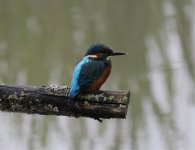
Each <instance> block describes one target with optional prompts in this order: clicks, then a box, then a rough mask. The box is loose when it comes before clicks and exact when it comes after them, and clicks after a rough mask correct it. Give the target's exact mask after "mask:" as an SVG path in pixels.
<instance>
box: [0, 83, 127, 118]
mask: <svg viewBox="0 0 195 150" xmlns="http://www.w3.org/2000/svg"><path fill="white" fill-rule="evenodd" d="M68 91H69V87H67V86H19V85H6V84H1V85H0V111H5V112H20V113H28V114H41V115H62V116H72V117H90V118H94V119H97V120H99V121H101V120H100V119H99V118H102V119H110V118H126V114H127V110H128V104H129V98H130V92H129V91H99V92H98V93H96V94H84V95H79V96H78V97H77V98H76V99H70V98H68V97H67V96H66V95H67V93H68Z"/></svg>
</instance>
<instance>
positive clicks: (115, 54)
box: [111, 52, 128, 56]
mask: <svg viewBox="0 0 195 150" xmlns="http://www.w3.org/2000/svg"><path fill="white" fill-rule="evenodd" d="M127 54H128V53H125V52H113V54H112V55H111V56H118V55H127Z"/></svg>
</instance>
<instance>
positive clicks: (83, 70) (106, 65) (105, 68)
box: [68, 43, 126, 98]
mask: <svg viewBox="0 0 195 150" xmlns="http://www.w3.org/2000/svg"><path fill="white" fill-rule="evenodd" d="M117 55H126V53H124V52H114V51H113V50H112V49H111V48H109V47H108V46H106V45H104V44H101V43H96V44H92V45H91V46H90V47H89V48H88V50H87V52H86V54H85V56H84V57H83V59H81V60H80V61H79V62H78V63H77V65H76V66H75V68H74V71H73V75H72V81H71V88H70V91H69V93H68V96H69V97H72V98H74V97H76V96H77V95H78V94H83V93H91V92H92V93H95V92H97V91H98V90H99V89H100V87H101V86H102V84H103V83H104V82H105V81H106V79H107V78H108V76H109V75H110V72H111V67H112V64H111V60H110V57H111V56H117Z"/></svg>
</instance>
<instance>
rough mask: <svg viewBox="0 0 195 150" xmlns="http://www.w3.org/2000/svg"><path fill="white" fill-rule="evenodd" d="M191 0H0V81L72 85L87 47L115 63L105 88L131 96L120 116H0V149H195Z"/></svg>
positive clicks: (194, 11)
mask: <svg viewBox="0 0 195 150" xmlns="http://www.w3.org/2000/svg"><path fill="white" fill-rule="evenodd" d="M194 15H195V0H158V1H157V0H148V1H145V0H139V1H137V0H121V1H117V0H107V1H105V0H98V1H91V0H83V1H79V0H74V1H71V0H57V1H56V0H17V1H14V0H0V82H1V83H6V84H23V85H70V82H71V75H72V71H73V67H74V65H75V63H76V62H77V61H78V60H79V59H80V58H82V57H83V55H84V53H85V51H86V49H87V47H88V46H89V45H90V44H92V43H96V42H103V43H105V44H107V45H108V46H110V47H111V48H113V49H116V50H121V51H126V52H128V53H129V55H127V56H124V57H117V58H113V59H112V60H113V71H112V74H111V76H110V77H109V79H108V80H107V82H106V83H105V85H104V86H103V87H102V89H105V90H130V91H131V94H132V95H131V102H130V105H129V110H128V114H127V119H124V120H117V119H111V120H104V121H103V123H102V124H100V123H98V122H97V121H94V120H92V119H88V118H79V119H75V118H68V117H56V116H40V115H26V114H14V113H3V112H0V149H1V150H27V149H28V150H39V149H43V150H44V149H45V150H53V149H58V150H103V149H105V150H184V149H185V150H194V149H195V143H194V139H195V120H194V118H195V94H194V92H195V82H194V81H195V44H194V43H195V17H194Z"/></svg>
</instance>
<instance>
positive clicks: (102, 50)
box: [85, 43, 127, 59]
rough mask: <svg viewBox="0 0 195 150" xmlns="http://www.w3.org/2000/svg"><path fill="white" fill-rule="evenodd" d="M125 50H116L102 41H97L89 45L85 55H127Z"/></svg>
mask: <svg viewBox="0 0 195 150" xmlns="http://www.w3.org/2000/svg"><path fill="white" fill-rule="evenodd" d="M126 54H127V53H124V52H114V51H113V50H112V49H111V48H109V47H108V46H106V45H105V44H102V43H95V44H92V45H91V46H89V48H88V49H87V52H86V54H85V56H89V57H95V58H103V59H107V57H110V56H118V55H126Z"/></svg>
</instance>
